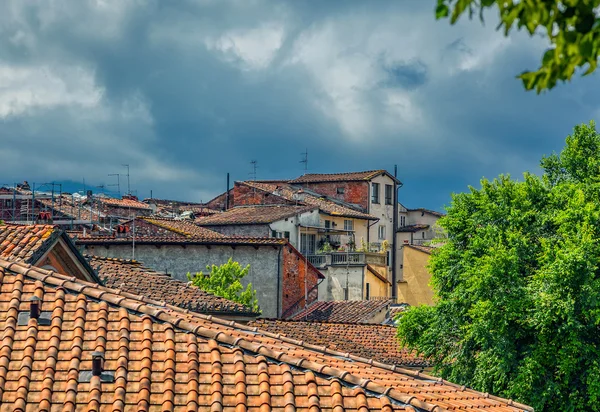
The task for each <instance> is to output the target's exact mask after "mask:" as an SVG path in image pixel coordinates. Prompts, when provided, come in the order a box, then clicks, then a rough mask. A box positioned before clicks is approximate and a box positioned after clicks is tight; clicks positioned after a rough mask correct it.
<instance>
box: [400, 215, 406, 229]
mask: <svg viewBox="0 0 600 412" xmlns="http://www.w3.org/2000/svg"><path fill="white" fill-rule="evenodd" d="M404 226H406V216H400V227H404Z"/></svg>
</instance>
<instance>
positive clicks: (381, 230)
mask: <svg viewBox="0 0 600 412" xmlns="http://www.w3.org/2000/svg"><path fill="white" fill-rule="evenodd" d="M377 232H378V235H379V240H384V239H385V226H384V225H379V230H378V231H377Z"/></svg>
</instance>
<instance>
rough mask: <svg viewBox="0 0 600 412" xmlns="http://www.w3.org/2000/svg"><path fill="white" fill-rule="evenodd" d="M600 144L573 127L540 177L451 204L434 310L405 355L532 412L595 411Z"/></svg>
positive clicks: (412, 321)
mask: <svg viewBox="0 0 600 412" xmlns="http://www.w3.org/2000/svg"><path fill="white" fill-rule="evenodd" d="M598 148H600V135H599V134H598V133H597V132H596V130H595V125H594V124H593V123H590V125H581V126H577V127H575V130H574V133H573V135H571V136H569V137H568V138H567V141H566V147H565V148H564V150H563V151H562V152H561V153H560V154H559V155H552V156H549V157H545V158H544V159H543V160H542V168H543V170H544V174H543V175H542V176H535V175H531V174H527V173H526V174H525V175H524V179H523V180H521V181H515V180H512V179H510V178H509V177H508V176H500V177H498V178H497V179H495V180H493V181H488V180H482V182H481V189H475V188H470V192H469V193H461V194H456V195H453V197H452V203H451V206H450V207H449V208H448V210H447V211H448V214H447V216H446V217H443V218H441V219H440V220H439V222H440V225H441V226H442V227H443V228H444V229H445V230H446V233H447V236H448V237H447V239H446V242H445V243H444V244H443V245H442V246H441V247H440V248H438V249H437V250H436V252H434V253H433V255H432V257H431V260H430V267H429V269H430V271H431V273H432V281H431V284H432V287H433V288H434V290H435V293H436V295H437V296H436V298H437V304H436V306H434V307H414V308H410V309H409V310H408V311H407V312H406V313H405V314H404V315H403V316H402V317H401V318H400V319H399V321H398V325H399V326H398V336H399V338H400V340H401V342H402V343H403V344H406V345H407V346H409V347H410V348H413V349H416V350H417V351H419V352H420V353H422V354H424V355H425V356H428V357H431V359H432V360H433V362H434V364H435V369H436V373H437V374H439V375H440V376H442V377H443V378H446V379H448V380H451V381H455V382H457V383H461V384H465V385H468V386H471V387H473V388H475V389H478V390H480V391H483V392H489V393H493V394H496V395H500V396H504V397H507V398H512V399H516V400H519V401H520V402H523V403H526V404H528V405H531V406H533V407H534V408H535V410H536V411H559V410H560V411H583V410H585V411H600V379H598V377H599V376H600V269H599V266H598V264H599V263H600V202H599V201H598V199H600V150H598Z"/></svg>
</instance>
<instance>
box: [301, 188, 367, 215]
mask: <svg viewBox="0 0 600 412" xmlns="http://www.w3.org/2000/svg"><path fill="white" fill-rule="evenodd" d="M302 186H303V187H305V188H307V189H310V190H312V191H314V192H317V193H320V194H323V195H326V196H329V197H331V198H333V199H338V200H342V201H344V202H346V203H351V204H354V205H357V206H360V207H361V208H363V209H364V210H365V211H366V210H367V208H368V207H369V182H324V183H304V184H302ZM338 188H340V189H342V190H343V192H344V193H338Z"/></svg>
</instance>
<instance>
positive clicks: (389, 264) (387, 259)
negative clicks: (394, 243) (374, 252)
mask: <svg viewBox="0 0 600 412" xmlns="http://www.w3.org/2000/svg"><path fill="white" fill-rule="evenodd" d="M391 263H392V258H391V257H390V251H389V250H388V251H387V252H386V258H385V264H386V266H391Z"/></svg>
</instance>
